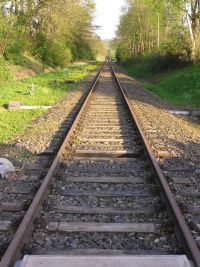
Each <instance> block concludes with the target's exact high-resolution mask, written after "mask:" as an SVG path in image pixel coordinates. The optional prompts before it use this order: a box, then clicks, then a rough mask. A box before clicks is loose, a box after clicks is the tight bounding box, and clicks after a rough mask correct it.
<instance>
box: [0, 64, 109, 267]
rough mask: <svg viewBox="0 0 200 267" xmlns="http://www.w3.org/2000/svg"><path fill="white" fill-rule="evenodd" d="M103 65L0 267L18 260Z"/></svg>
mask: <svg viewBox="0 0 200 267" xmlns="http://www.w3.org/2000/svg"><path fill="white" fill-rule="evenodd" d="M104 65H105V63H103V64H102V66H101V68H100V70H99V72H98V73H97V75H96V77H95V78H94V81H93V82H92V85H91V87H90V89H89V93H88V94H87V96H86V99H85V101H84V103H83V105H82V107H81V108H80V110H79V112H78V114H77V115H76V118H75V120H74V122H73V124H72V126H71V128H70V130H69V132H68V133H67V135H66V138H65V140H64V142H63V144H62V145H61V147H60V149H59V151H58V153H57V155H56V156H55V158H54V161H53V163H52V165H51V167H50V168H49V170H48V172H47V174H46V176H45V178H44V180H43V182H42V184H41V186H40V188H39V189H38V191H37V193H36V195H35V197H34V199H33V201H32V203H31V205H30V207H29V209H28V210H27V212H26V214H25V216H24V218H23V220H22V221H21V223H20V225H19V227H18V229H17V231H16V233H15V235H14V237H13V239H12V241H11V242H10V244H9V246H8V248H7V250H6V252H5V254H4V256H3V257H2V260H1V262H0V267H12V266H13V264H14V263H15V261H16V260H18V259H19V258H20V257H21V255H20V253H21V250H22V249H23V247H24V245H25V244H26V243H27V241H28V239H29V237H30V235H31V233H32V229H33V225H34V220H35V219H36V218H37V215H38V214H39V212H40V210H41V207H42V203H43V201H44V200H45V198H46V197H47V195H48V192H49V187H50V185H51V184H52V183H53V181H54V177H53V176H54V174H55V172H56V171H57V169H58V167H59V165H60V164H61V163H62V161H63V159H64V157H65V156H66V150H67V148H68V147H70V145H71V144H70V139H71V137H72V135H73V133H74V130H75V128H76V126H77V125H78V123H79V121H80V118H81V115H82V114H83V111H84V108H85V106H86V105H87V103H88V101H89V98H90V96H91V94H92V92H93V90H94V88H95V86H96V84H97V82H98V79H99V77H100V75H101V72H102V70H103V68H104Z"/></svg>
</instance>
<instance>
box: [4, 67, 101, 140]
mask: <svg viewBox="0 0 200 267" xmlns="http://www.w3.org/2000/svg"><path fill="white" fill-rule="evenodd" d="M0 63H1V62H0ZM96 67H97V65H96V64H93V65H92V64H90V65H78V66H73V65H72V66H69V67H67V68H65V69H62V70H60V71H54V72H49V73H46V74H40V75H37V76H34V77H29V78H26V79H24V80H21V81H16V80H14V79H12V77H11V75H9V73H8V72H7V70H6V67H5V66H2V65H0V72H1V73H4V74H5V75H2V76H1V78H0V143H5V142H7V141H9V140H11V139H12V138H13V137H15V136H16V134H18V133H19V132H21V131H23V130H24V129H25V128H26V127H27V126H28V125H30V123H31V121H32V120H34V119H35V118H37V117H38V116H40V115H41V114H42V113H44V112H45V110H41V109H37V110H15V111H8V110H7V109H6V106H7V105H8V103H9V102H10V101H17V102H20V103H21V104H23V105H33V106H51V105H54V104H55V103H56V102H58V101H59V99H61V98H62V97H63V96H64V95H65V94H66V93H67V91H68V90H69V89H70V88H71V87H72V86H74V85H67V84H65V83H64V81H65V80H74V81H75V82H78V81H80V80H81V79H82V78H83V77H85V76H86V75H87V74H88V73H89V72H90V71H91V70H93V69H95V68H96ZM54 81H56V83H55V82H54ZM32 84H33V85H34V94H33V95H31V94H30V93H29V91H30V86H31V85H32Z"/></svg>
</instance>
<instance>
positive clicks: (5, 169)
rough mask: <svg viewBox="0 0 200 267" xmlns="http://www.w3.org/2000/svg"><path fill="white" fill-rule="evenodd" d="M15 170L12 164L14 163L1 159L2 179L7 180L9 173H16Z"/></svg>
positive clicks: (0, 173)
mask: <svg viewBox="0 0 200 267" xmlns="http://www.w3.org/2000/svg"><path fill="white" fill-rule="evenodd" d="M14 171H15V168H14V166H13V164H12V162H10V161H9V160H8V159H5V158H0V177H1V178H3V179H4V178H6V175H7V174H8V173H9V172H14Z"/></svg>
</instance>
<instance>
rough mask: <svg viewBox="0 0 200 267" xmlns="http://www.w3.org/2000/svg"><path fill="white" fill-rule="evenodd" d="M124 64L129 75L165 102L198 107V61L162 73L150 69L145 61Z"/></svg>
mask: <svg viewBox="0 0 200 267" xmlns="http://www.w3.org/2000/svg"><path fill="white" fill-rule="evenodd" d="M124 66H125V69H126V70H127V71H128V73H129V75H131V76H133V77H135V78H137V79H138V80H140V81H141V83H142V84H143V86H144V88H145V89H147V90H149V91H151V92H153V93H154V94H156V95H157V96H159V97H160V98H161V99H162V100H164V101H165V102H167V103H170V104H172V105H174V106H176V107H180V108H191V109H200V62H199V63H196V64H195V65H191V66H187V67H184V68H180V69H176V70H175V69H174V70H169V71H166V72H162V73H158V72H157V73H156V72H155V71H152V70H151V67H150V65H149V64H148V62H145V61H141V62H139V61H137V62H135V63H129V64H125V65H124Z"/></svg>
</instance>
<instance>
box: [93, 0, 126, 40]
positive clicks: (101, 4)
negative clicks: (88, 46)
mask: <svg viewBox="0 0 200 267" xmlns="http://www.w3.org/2000/svg"><path fill="white" fill-rule="evenodd" d="M94 1H95V3H96V9H97V12H96V18H95V21H94V23H95V24H96V25H98V26H101V28H100V29H99V30H97V34H98V35H99V36H100V37H101V38H102V39H112V38H113V37H115V31H116V29H117V25H118V23H119V18H120V14H121V8H122V7H123V5H124V4H125V0H94Z"/></svg>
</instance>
